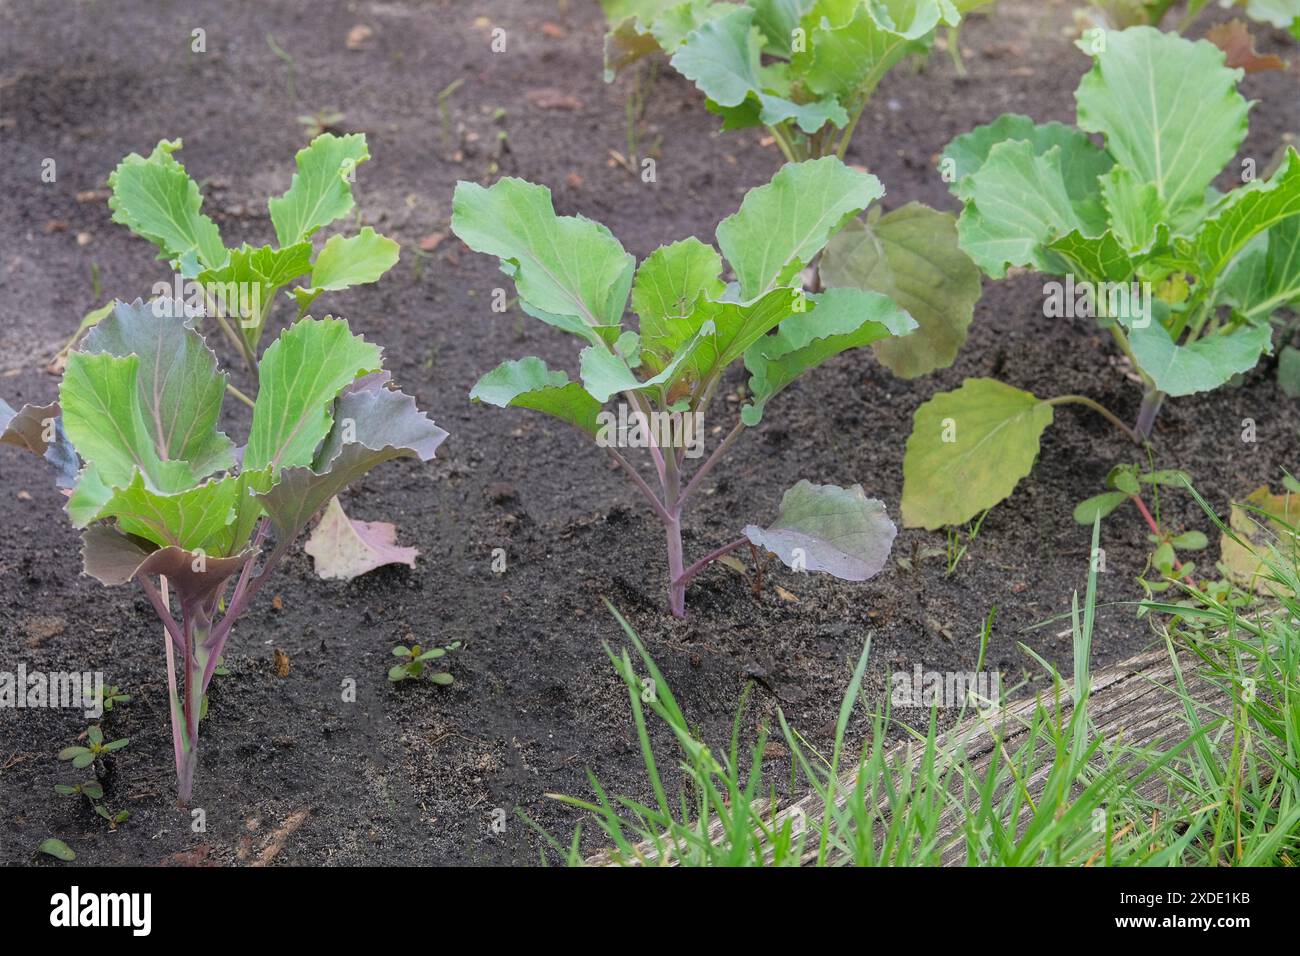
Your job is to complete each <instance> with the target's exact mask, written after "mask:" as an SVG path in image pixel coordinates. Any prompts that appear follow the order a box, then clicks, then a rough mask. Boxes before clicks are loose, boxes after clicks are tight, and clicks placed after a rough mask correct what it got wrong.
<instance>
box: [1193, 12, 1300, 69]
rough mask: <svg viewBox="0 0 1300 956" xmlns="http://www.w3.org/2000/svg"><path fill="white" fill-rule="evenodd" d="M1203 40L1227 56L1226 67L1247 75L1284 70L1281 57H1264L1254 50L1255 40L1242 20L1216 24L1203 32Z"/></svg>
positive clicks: (1270, 55)
mask: <svg viewBox="0 0 1300 956" xmlns="http://www.w3.org/2000/svg"><path fill="white" fill-rule="evenodd" d="M1205 39H1207V40H1209V41H1210V42H1211V43H1213V44H1214V45H1215V46H1217V47H1218V48H1219V49H1220V50H1222V51H1223V52H1224V53H1226V54H1227V57H1228V66H1230V67H1232V68H1233V69H1239V70H1245V71H1246V72H1247V73H1263V72H1264V71H1266V70H1285V69H1286V61H1285V60H1283V59H1282V58H1281V57H1279V56H1274V55H1273V54H1271V53H1270V54H1268V55H1267V56H1264V55H1261V54H1260V53H1259V51H1257V50H1256V49H1255V38H1254V37H1253V36H1251V35H1250V30H1249V29H1248V28H1247V26H1246V21H1244V20H1229V21H1228V22H1227V23H1220V24H1217V25H1216V26H1213V27H1211V28H1210V29H1209V30H1207V31H1206V32H1205Z"/></svg>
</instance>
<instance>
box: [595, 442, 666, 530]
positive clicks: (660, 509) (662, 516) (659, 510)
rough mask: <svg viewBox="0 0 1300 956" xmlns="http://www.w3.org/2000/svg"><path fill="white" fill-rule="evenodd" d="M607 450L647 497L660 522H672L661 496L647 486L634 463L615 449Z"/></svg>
mask: <svg viewBox="0 0 1300 956" xmlns="http://www.w3.org/2000/svg"><path fill="white" fill-rule="evenodd" d="M605 450H606V451H607V452H609V453H610V455H611V456H612V457H613V459H614V460H615V461H616V462H618V463H619V464H620V465H622V466H623V470H624V471H626V472H627V473H628V475H629V476H630V477H631V479H632V483H633V484H634V485H636V486H637V488H639V489H640V490H641V494H643V495H645V497H646V500H647V501H649V502H650V507H652V508H653V509H654V512H655V514H656V515H658V516H659V520H660V521H662V522H663V523H664V524H668V523H669V522H671V521H672V520H673V517H672V515H670V514H669V513H668V509H667V508H665V507H664V504H663V502H662V501H660V500H659V496H658V495H656V494H655V493H654V491H653V490H652V489H651V487H650V486H649V485H648V484H646V481H645V479H644V478H642V477H641V475H640V473H639V472H638V471H637V470H636V469H635V468H633V467H632V463H631V462H629V461H628V460H627V459H626V458H624V457H623V456H622V455H620V454H619V453H618V452H617V451H616V450H615V449H613V448H606V449H605Z"/></svg>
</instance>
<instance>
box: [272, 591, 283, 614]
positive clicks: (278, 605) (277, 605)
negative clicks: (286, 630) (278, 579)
mask: <svg viewBox="0 0 1300 956" xmlns="http://www.w3.org/2000/svg"><path fill="white" fill-rule="evenodd" d="M271 610H272V611H283V610H284V598H282V597H280V595H278V594H277V595H276V596H275V597H273V598H271Z"/></svg>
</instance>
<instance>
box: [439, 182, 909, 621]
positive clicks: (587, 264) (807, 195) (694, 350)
mask: <svg viewBox="0 0 1300 956" xmlns="http://www.w3.org/2000/svg"><path fill="white" fill-rule="evenodd" d="M882 193H883V189H882V187H881V185H880V182H879V181H878V180H877V179H876V178H875V177H874V176H871V175H869V174H867V173H863V172H858V171H855V170H853V169H850V168H849V167H847V166H845V165H844V164H843V163H842V162H840V161H839V160H838V159H836V158H834V157H826V158H824V159H819V160H811V161H808V162H804V163H798V164H791V165H787V166H785V167H784V168H783V169H782V170H781V171H780V172H778V173H777V175H776V176H775V178H773V180H772V181H771V182H770V183H769V184H767V185H766V186H761V187H759V188H757V189H753V190H751V191H750V192H749V193H748V194H747V195H746V196H745V199H744V202H743V203H742V204H741V207H740V210H739V211H738V212H736V213H735V214H733V215H731V216H729V217H728V218H726V219H725V220H723V221H722V223H721V224H720V225H719V226H718V229H717V241H718V245H717V248H714V247H713V246H711V245H709V244H707V243H704V242H701V241H700V240H699V239H696V238H694V237H691V238H687V239H683V240H681V241H680V242H675V243H673V244H671V245H668V246H663V247H661V248H659V249H657V250H656V251H655V252H653V253H652V254H651V255H650V256H648V257H647V258H646V259H645V260H644V261H643V262H642V263H641V264H640V266H639V267H638V266H637V263H636V260H635V259H634V258H633V257H632V256H631V255H630V254H628V253H627V252H626V251H624V249H623V247H622V245H621V244H620V243H619V241H618V240H617V239H615V238H614V236H613V234H612V233H611V232H610V231H609V230H608V229H606V228H605V227H604V226H602V225H600V224H599V223H596V222H593V221H592V220H589V219H585V218H582V217H580V216H576V217H575V216H557V215H556V214H555V210H554V208H553V207H552V204H551V195H550V191H549V190H548V189H546V188H545V187H543V186H536V185H533V184H531V183H527V182H524V181H522V180H519V179H503V180H501V181H499V182H497V183H496V184H495V185H493V186H492V187H491V188H484V187H482V186H478V185H475V184H473V183H466V182H462V183H460V184H458V185H457V187H456V194H455V199H454V201H453V205H452V230H453V231H454V232H455V233H456V235H458V236H459V237H460V238H461V239H462V240H463V241H464V242H465V243H466V244H467V245H468V246H469V247H470V248H471V249H474V250H476V251H478V252H482V253H486V254H488V255H492V256H496V257H497V258H498V259H500V260H501V268H502V271H503V272H505V273H506V275H508V276H510V277H511V278H512V279H513V280H514V283H515V286H516V288H517V289H518V292H519V302H520V305H521V306H522V308H523V309H524V311H525V312H527V313H528V314H529V315H532V316H533V317H535V318H537V319H540V320H541V321H542V322H545V323H547V324H548V325H552V326H554V327H556V328H558V329H561V330H562V331H565V332H568V333H570V334H572V335H574V336H576V337H577V338H578V339H580V340H581V341H582V342H583V343H584V346H585V347H584V348H583V349H582V352H581V354H580V355H579V359H578V368H579V377H580V381H571V380H570V379H569V376H568V375H567V374H565V373H564V372H563V371H558V370H552V369H549V368H548V367H547V366H546V363H545V362H543V361H542V360H541V359H539V358H535V357H530V358H525V359H522V360H519V361H508V362H505V363H503V364H502V365H500V366H498V367H497V368H496V369H494V370H493V371H491V372H489V373H488V374H487V375H485V376H483V378H481V379H480V380H479V382H478V384H476V385H475V386H474V389H473V391H472V392H471V397H472V398H473V399H475V400H477V401H480V402H487V403H489V404H492V405H498V406H501V407H507V406H514V407H520V408H531V409H535V410H537V411H541V412H546V413H548V414H550V415H554V416H556V417H558V418H560V419H562V420H563V421H565V422H567V423H569V424H570V425H572V426H574V427H575V428H577V429H579V430H580V431H582V432H584V433H585V434H586V435H587V436H588V438H590V439H591V440H592V441H594V442H595V443H596V445H597V446H599V447H603V448H605V449H606V451H607V452H608V453H609V454H610V455H611V456H612V457H613V458H614V460H615V461H617V462H618V463H619V465H621V466H622V467H623V469H624V470H625V471H626V473H627V475H628V477H629V478H630V479H631V480H632V482H633V484H634V485H636V487H637V488H638V490H639V491H640V492H641V493H642V494H643V495H644V496H645V498H646V500H647V501H648V502H649V504H650V507H651V509H652V510H653V511H654V513H655V515H656V516H658V518H659V520H660V521H661V522H662V523H663V526H664V528H665V530H666V536H667V549H668V607H669V610H670V611H671V612H672V614H674V615H675V616H677V617H683V616H685V594H686V585H687V583H688V582H689V581H690V580H691V578H693V577H694V576H695V575H696V574H697V573H699V571H700V570H701V569H702V568H704V567H705V566H707V565H708V564H709V562H711V561H712V560H714V559H716V558H718V557H721V556H722V555H725V554H727V553H728V552H729V551H731V550H733V549H735V548H737V547H740V546H741V545H744V544H748V543H750V542H752V543H753V544H755V545H757V546H758V547H760V548H763V549H766V550H767V551H770V552H772V553H773V554H775V555H776V556H777V557H778V558H780V560H781V561H783V562H784V563H785V564H786V565H788V566H790V567H792V568H794V569H796V570H800V571H803V570H809V571H826V572H829V573H831V574H833V575H835V576H836V577H840V578H844V579H846V580H853V581H863V580H866V579H867V578H870V577H871V576H873V575H874V574H876V573H877V572H879V571H880V570H881V568H882V567H883V566H884V563H885V561H886V559H887V557H888V554H889V550H890V546H891V544H892V542H893V538H894V534H895V529H894V526H893V524H892V523H891V522H890V520H889V518H888V517H887V515H886V513H885V507H884V505H883V504H881V503H880V502H879V501H876V500H874V499H869V498H867V497H866V495H865V494H863V491H862V488H861V487H860V486H858V485H854V486H853V487H851V488H848V489H845V488H839V487H835V486H833V485H815V484H811V483H809V482H807V481H801V482H799V483H798V484H797V485H795V486H794V487H793V488H791V489H790V490H789V491H787V492H786V494H785V497H784V499H783V501H782V503H781V510H780V514H779V516H778V518H777V520H776V522H775V523H774V524H772V525H771V526H770V527H768V528H766V529H763V528H759V527H756V526H753V525H750V526H748V527H746V528H745V529H744V531H743V534H742V536H741V537H740V538H738V539H737V540H734V541H732V542H730V543H728V544H725V545H723V546H721V547H719V548H716V549H715V550H713V551H711V552H710V553H708V554H707V555H705V556H704V557H702V558H700V559H699V560H698V561H695V562H694V563H692V564H687V562H686V559H685V556H684V554H683V548H682V515H683V513H684V509H685V507H686V505H687V503H688V502H689V501H690V500H691V499H692V497H693V496H694V495H695V494H697V493H698V492H699V491H700V490H701V485H702V483H703V482H704V480H705V479H706V478H707V477H708V475H709V474H710V473H711V472H712V470H713V468H714V467H715V466H716V465H717V463H718V462H719V461H720V460H721V459H722V458H723V457H724V456H725V455H726V454H727V452H728V450H729V449H730V448H731V447H732V446H733V445H734V444H735V442H736V441H737V439H739V438H740V436H741V435H742V434H743V432H744V431H745V430H746V429H747V428H752V427H754V426H756V425H758V424H759V422H760V421H762V418H763V414H764V412H765V410H766V408H767V405H768V403H769V402H770V401H771V400H772V398H774V397H775V396H776V395H777V393H779V392H780V391H781V390H782V389H783V388H785V387H786V386H787V385H789V384H790V383H791V382H793V381H794V380H795V379H796V378H798V377H799V376H800V375H802V374H803V373H804V372H806V371H808V370H809V369H812V368H814V367H816V366H817V365H820V364H821V363H822V362H824V361H826V360H827V359H828V358H830V357H831V356H833V355H836V354H838V353H840V352H843V351H845V350H846V349H850V348H855V347H858V346H863V345H869V344H871V343H872V342H876V341H879V340H882V339H886V338H889V337H891V336H898V335H905V334H907V333H908V332H909V331H911V330H912V329H913V328H914V327H915V322H914V321H913V320H912V318H911V317H910V316H909V315H908V314H907V313H906V312H905V311H904V310H903V309H901V308H900V307H899V306H898V305H897V304H896V303H894V302H893V301H891V300H890V299H889V298H888V297H887V296H885V295H882V294H880V293H877V292H865V291H862V290H859V289H829V290H827V291H825V292H822V293H819V294H818V293H805V291H804V290H803V288H802V287H801V286H800V284H799V281H798V276H799V274H800V272H801V270H802V269H803V267H804V265H805V264H806V263H808V262H809V261H810V260H811V259H812V258H813V257H814V256H816V255H817V254H818V252H820V250H821V249H822V247H823V246H825V244H826V241H827V240H828V239H829V238H830V237H831V236H832V235H833V234H834V233H835V232H836V231H837V230H839V229H840V227H841V226H843V224H844V223H845V222H846V221H848V220H849V219H850V218H852V217H853V216H856V215H857V214H858V213H859V212H861V211H862V210H863V209H865V208H866V207H867V206H868V205H869V204H870V203H871V202H873V201H874V200H876V199H877V198H879V197H880V195H881V194H882ZM723 257H725V258H726V261H727V262H728V263H729V265H730V269H731V272H732V273H733V274H734V276H735V278H734V280H733V281H731V282H729V283H728V282H724V280H723ZM629 293H630V294H631V302H632V308H633V311H635V312H636V314H637V316H638V325H637V328H635V329H630V328H625V327H624V325H623V314H624V310H625V309H626V307H627V302H628V296H629ZM741 360H743V361H744V364H745V368H746V369H747V370H748V371H749V376H750V378H749V402H748V404H746V405H745V407H744V408H743V409H742V410H741V414H740V419H739V421H737V422H736V423H735V425H734V427H732V428H731V429H730V431H729V432H728V433H727V434H726V437H725V438H724V439H722V441H721V442H720V443H719V444H718V445H717V447H716V448H714V450H713V452H712V453H711V454H710V455H709V456H708V458H707V459H705V460H704V461H703V463H702V464H700V465H699V466H698V467H696V468H695V469H694V470H693V472H692V473H690V474H687V471H688V468H687V459H688V457H691V458H703V457H704V456H703V436H704V420H705V415H706V414H708V413H709V412H710V409H711V408H712V407H713V406H712V405H711V402H712V400H713V398H714V397H715V395H716V393H717V391H718V389H719V387H720V383H721V380H722V377H723V374H724V373H725V371H726V370H727V368H728V367H729V366H731V365H732V364H733V363H735V362H738V361H741ZM612 401H616V402H617V403H618V407H617V409H614V410H611V409H610V408H607V405H608V404H609V403H610V402H612ZM620 446H621V447H643V448H646V449H647V451H648V455H649V457H650V459H651V461H652V463H653V467H654V479H657V482H658V485H659V490H658V491H656V490H654V489H653V488H652V487H651V485H650V483H649V482H647V481H646V479H645V478H644V477H643V476H642V474H641V472H640V471H639V470H638V468H637V467H636V466H634V465H633V464H632V463H631V462H630V461H629V460H628V459H627V458H626V457H625V456H624V454H623V453H622V451H620V450H619V448H620Z"/></svg>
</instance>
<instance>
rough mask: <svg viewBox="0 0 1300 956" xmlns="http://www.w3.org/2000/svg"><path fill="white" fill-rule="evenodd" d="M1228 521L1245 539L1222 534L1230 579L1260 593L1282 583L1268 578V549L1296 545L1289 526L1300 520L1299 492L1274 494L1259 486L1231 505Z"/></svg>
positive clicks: (1286, 549)
mask: <svg viewBox="0 0 1300 956" xmlns="http://www.w3.org/2000/svg"><path fill="white" fill-rule="evenodd" d="M1255 509H1258V510H1255ZM1261 512H1262V513H1261ZM1228 524H1229V525H1230V526H1231V527H1232V530H1233V531H1235V532H1236V535H1237V537H1238V538H1240V539H1241V541H1242V542H1244V543H1243V544H1238V543H1237V542H1236V541H1234V540H1233V539H1232V538H1231V537H1229V536H1228V535H1226V534H1221V535H1219V556H1220V559H1221V561H1222V563H1223V567H1224V571H1225V572H1226V574H1227V577H1228V580H1230V581H1232V583H1233V584H1236V585H1238V586H1240V587H1243V588H1250V589H1252V590H1254V591H1256V592H1258V593H1260V594H1268V593H1270V592H1271V591H1273V590H1276V589H1277V588H1278V587H1279V585H1277V584H1276V583H1275V582H1273V581H1271V580H1270V579H1269V574H1270V571H1269V567H1268V563H1267V560H1266V559H1267V558H1268V557H1269V550H1268V549H1269V546H1270V545H1272V546H1273V547H1275V548H1277V549H1278V550H1279V551H1281V552H1283V553H1284V554H1288V553H1290V549H1291V548H1292V547H1294V543H1295V535H1294V533H1293V532H1292V531H1291V530H1290V529H1291V528H1294V527H1296V525H1297V524H1300V495H1294V494H1291V493H1290V492H1283V493H1282V494H1280V495H1275V494H1273V493H1272V492H1271V491H1270V490H1269V489H1268V487H1267V486H1264V487H1260V488H1256V489H1255V490H1254V491H1253V492H1251V493H1250V494H1249V495H1247V496H1246V500H1245V501H1244V502H1243V503H1242V504H1240V505H1238V504H1233V505H1232V507H1231V509H1230V511H1229V515H1228Z"/></svg>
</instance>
